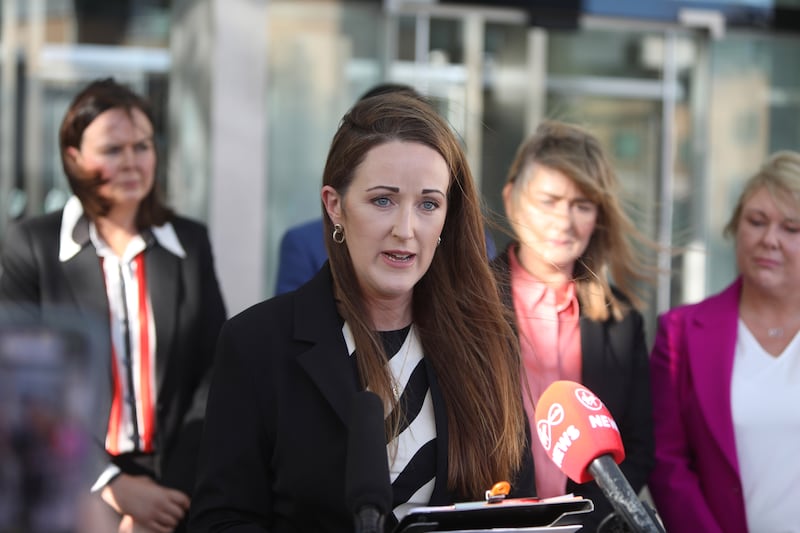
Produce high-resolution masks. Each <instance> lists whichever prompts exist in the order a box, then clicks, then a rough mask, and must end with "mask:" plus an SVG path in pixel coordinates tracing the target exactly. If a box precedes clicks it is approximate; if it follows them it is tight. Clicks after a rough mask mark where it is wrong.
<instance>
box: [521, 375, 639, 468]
mask: <svg viewBox="0 0 800 533" xmlns="http://www.w3.org/2000/svg"><path fill="white" fill-rule="evenodd" d="M534 418H535V421H536V433H537V434H538V435H539V441H540V442H541V443H542V446H544V449H545V450H546V451H547V454H548V456H549V457H550V459H552V460H553V462H554V463H555V464H556V465H557V466H558V467H559V468H560V469H561V471H562V472H564V473H565V474H566V475H567V477H569V478H570V479H571V480H573V481H575V482H576V483H585V482H587V481H590V480H591V479H592V475H591V473H589V471H588V470H587V468H588V467H589V464H590V463H591V462H592V460H593V459H595V458H596V457H598V456H599V455H602V454H609V455H611V456H612V457H613V458H614V461H615V462H616V463H617V464H619V463H620V462H622V460H623V459H625V450H624V448H623V446H622V437H621V436H620V434H619V428H618V427H617V424H616V422H614V419H613V418H612V416H611V413H609V411H608V409H606V406H605V405H603V402H602V401H600V398H598V397H597V396H596V395H595V394H594V393H593V392H592V391H590V390H589V389H587V388H586V387H584V386H583V385H581V384H580V383H576V382H574V381H567V380H561V381H555V382H553V383H552V384H550V386H549V387H547V389H545V391H544V392H543V393H542V395H541V397H540V398H539V401H538V403H537V404H536V413H535V416H534Z"/></svg>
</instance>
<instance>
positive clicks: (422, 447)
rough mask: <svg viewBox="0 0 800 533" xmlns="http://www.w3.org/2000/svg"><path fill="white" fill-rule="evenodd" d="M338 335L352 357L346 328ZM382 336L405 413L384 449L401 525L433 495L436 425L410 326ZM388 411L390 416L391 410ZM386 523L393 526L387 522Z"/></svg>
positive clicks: (395, 508) (423, 368)
mask: <svg viewBox="0 0 800 533" xmlns="http://www.w3.org/2000/svg"><path fill="white" fill-rule="evenodd" d="M342 332H343V334H344V338H345V341H346V342H347V348H348V350H349V352H350V355H351V356H355V353H354V352H355V343H354V342H353V338H352V335H351V334H350V330H349V328H348V326H347V324H345V326H344V328H343V330H342ZM380 336H381V339H382V340H383V343H384V348H385V349H386V353H387V354H392V355H391V356H390V357H389V361H388V365H389V369H390V370H391V373H392V377H393V379H394V382H395V395H399V399H400V400H399V403H400V405H402V406H403V408H404V410H405V419H404V420H402V421H401V423H400V427H399V429H398V435H397V437H396V438H394V439H393V440H392V441H391V442H389V443H388V444H387V455H388V457H389V475H390V478H391V482H392V491H393V493H394V498H393V508H394V518H395V520H400V519H401V518H402V517H403V516H405V514H406V513H408V511H409V510H410V509H412V508H414V507H419V506H421V505H428V502H429V501H430V497H431V494H433V485H434V482H435V481H436V424H435V420H434V414H433V401H432V398H431V391H430V386H429V384H428V376H427V373H426V370H425V364H424V362H423V359H422V355H423V354H422V345H421V344H420V342H419V338H417V336H416V334H415V331H414V326H413V325H411V326H408V327H406V328H403V329H401V330H396V331H382V332H380ZM386 409H387V412H386V416H387V417H388V415H389V414H390V411H388V409H391V406H387V407H386ZM387 522H393V520H391V517H389V518H388V519H387ZM389 525H390V524H388V523H387V526H389ZM387 529H388V528H387Z"/></svg>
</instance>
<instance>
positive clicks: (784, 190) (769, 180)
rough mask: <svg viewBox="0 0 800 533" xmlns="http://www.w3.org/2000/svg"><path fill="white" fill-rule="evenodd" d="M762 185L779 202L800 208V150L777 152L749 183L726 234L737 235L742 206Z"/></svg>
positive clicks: (727, 226) (737, 204) (745, 187)
mask: <svg viewBox="0 0 800 533" xmlns="http://www.w3.org/2000/svg"><path fill="white" fill-rule="evenodd" d="M761 188H765V189H767V191H768V192H769V193H770V195H772V197H773V198H774V199H775V201H776V202H777V203H778V205H791V206H793V207H795V208H800V153H798V152H793V151H791V150H781V151H779V152H775V153H774V154H772V155H771V156H769V157H768V158H767V160H766V161H765V162H764V164H763V165H762V166H761V168H760V169H759V170H758V172H756V173H755V174H754V175H753V176H752V177H751V178H750V179H749V180H747V183H745V186H744V190H742V193H741V194H740V195H739V200H738V201H737V202H736V207H735V208H734V210H733V214H732V215H731V219H730V220H729V221H728V223H727V224H726V225H725V231H724V234H725V236H726V237H731V236H734V235H736V231H737V230H738V229H739V222H740V221H741V219H742V208H743V207H744V204H745V203H746V202H747V200H749V199H750V197H752V196H753V195H754V194H755V193H756V192H758V191H759V190H760V189H761Z"/></svg>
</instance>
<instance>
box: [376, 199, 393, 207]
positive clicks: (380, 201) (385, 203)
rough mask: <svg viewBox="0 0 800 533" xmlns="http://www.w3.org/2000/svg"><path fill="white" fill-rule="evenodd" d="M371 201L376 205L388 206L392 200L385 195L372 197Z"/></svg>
mask: <svg viewBox="0 0 800 533" xmlns="http://www.w3.org/2000/svg"><path fill="white" fill-rule="evenodd" d="M372 203H373V204H375V205H377V206H378V207H389V206H390V205H391V203H392V202H391V200H389V199H388V198H387V197H385V196H378V197H377V198H373V199H372Z"/></svg>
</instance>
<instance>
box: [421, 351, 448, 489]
mask: <svg viewBox="0 0 800 533" xmlns="http://www.w3.org/2000/svg"><path fill="white" fill-rule="evenodd" d="M424 361H425V372H426V373H427V375H428V385H429V386H430V388H431V399H432V400H433V418H434V421H435V424H436V482H435V483H434V485H433V493H432V494H431V498H430V505H445V504H447V503H449V502H451V501H452V500H453V495H452V494H451V493H450V491H449V489H448V488H447V478H448V475H447V474H448V469H449V461H448V459H447V458H448V451H449V438H448V437H449V433H448V431H449V428H448V426H447V407H446V406H445V403H444V397H443V396H442V390H441V389H440V388H439V381H438V380H437V379H436V372H434V371H433V366H432V365H431V364H430V362H429V361H428V360H427V359H425V360H424Z"/></svg>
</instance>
